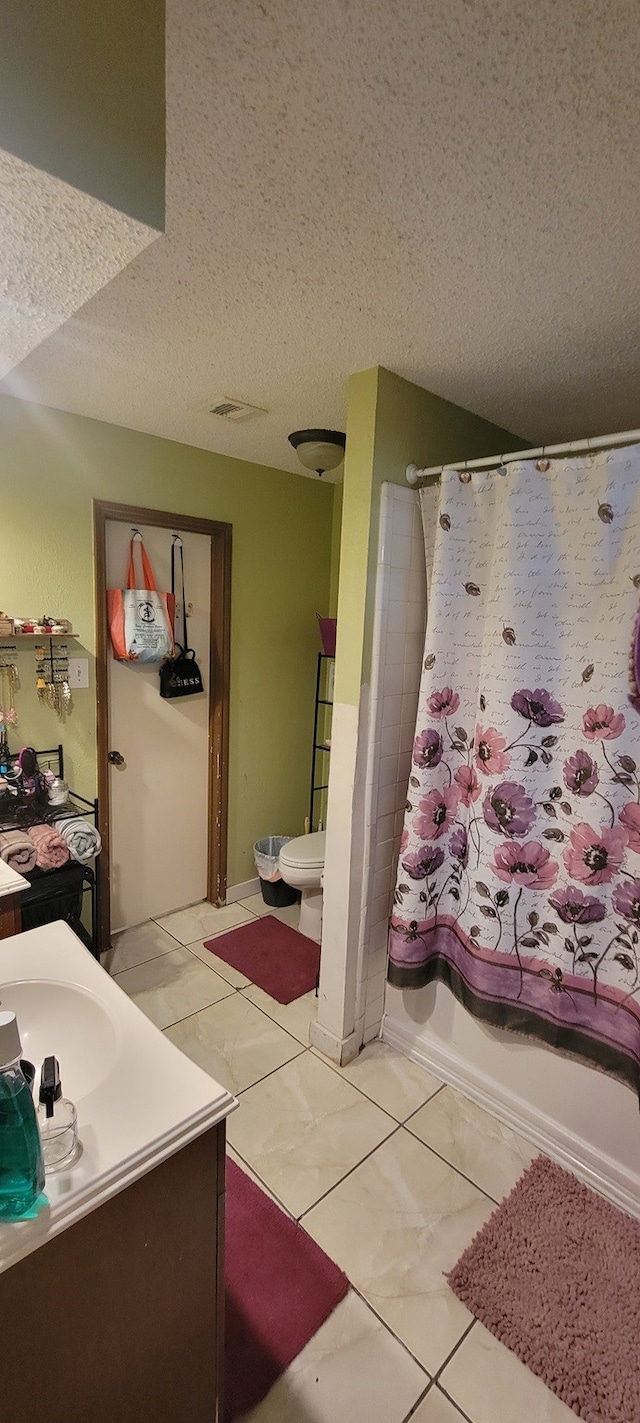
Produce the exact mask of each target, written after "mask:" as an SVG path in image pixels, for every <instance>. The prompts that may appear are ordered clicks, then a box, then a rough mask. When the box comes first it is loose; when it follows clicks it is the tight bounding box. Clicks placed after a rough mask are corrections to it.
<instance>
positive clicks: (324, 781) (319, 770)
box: [309, 652, 334, 830]
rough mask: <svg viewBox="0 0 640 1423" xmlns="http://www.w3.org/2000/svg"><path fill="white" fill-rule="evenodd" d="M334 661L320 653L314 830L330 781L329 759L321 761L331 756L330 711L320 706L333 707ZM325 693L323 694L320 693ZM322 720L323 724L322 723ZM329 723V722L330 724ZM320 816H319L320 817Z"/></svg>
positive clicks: (315, 724)
mask: <svg viewBox="0 0 640 1423" xmlns="http://www.w3.org/2000/svg"><path fill="white" fill-rule="evenodd" d="M333 661H334V658H333V657H330V656H329V655H328V653H326V652H319V653H318V670H317V672H316V700H315V710H314V717H313V754H312V757H311V794H310V797H309V825H310V827H311V829H312V830H316V829H317V825H316V823H315V802H316V799H317V797H318V796H319V795H320V794H321V792H322V791H326V790H327V788H328V785H329V781H328V775H329V772H328V764H329V763H328V761H322V762H320V757H321V756H329V754H330V751H331V745H330V744H329V745H327V741H328V740H329V738H330V735H331V727H330V713H328V712H327V711H321V710H320V708H321V707H323V708H326V707H332V706H333V699H332V698H330V697H329V696H327V692H328V691H329V690H330V689H331V684H330V680H329V678H330V673H329V666H330V664H332V663H333ZM321 692H322V693H323V695H322V696H321V695H320V693H321ZM321 722H322V726H321V725H320V723H321ZM328 723H329V724H328ZM317 775H319V776H320V781H316V776H317ZM319 818H320V817H318V819H319Z"/></svg>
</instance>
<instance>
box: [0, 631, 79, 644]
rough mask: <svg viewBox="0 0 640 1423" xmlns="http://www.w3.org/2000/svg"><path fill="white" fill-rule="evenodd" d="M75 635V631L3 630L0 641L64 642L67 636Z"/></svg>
mask: <svg viewBox="0 0 640 1423" xmlns="http://www.w3.org/2000/svg"><path fill="white" fill-rule="evenodd" d="M77 636H78V634H77V632H3V633H0V642H42V641H45V642H56V641H60V642H64V641H65V640H66V639H67V638H69V637H75V638H77Z"/></svg>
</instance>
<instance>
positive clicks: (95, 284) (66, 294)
mask: <svg viewBox="0 0 640 1423" xmlns="http://www.w3.org/2000/svg"><path fill="white" fill-rule="evenodd" d="M0 193H1V194H2V220H1V221H0V375H5V374H6V373H7V372H8V371H10V370H12V368H13V367H14V366H16V365H17V364H18V362H19V361H22V360H24V357H25V356H26V355H28V353H29V352H30V351H32V350H33V349H34V348H35V347H36V346H39V345H40V343H41V341H44V339H45V337H47V336H49V335H50V333H51V332H52V331H55V330H57V328H58V327H60V326H61V325H62V323H63V322H64V321H66V320H67V319H68V317H69V316H71V315H72V313H73V312H75V311H77V310H78V308H79V307H80V306H83V305H84V303H85V302H86V301H87V300H88V299H89V297H92V296H93V295H94V293H95V292H97V291H99V290H100V288H101V287H103V286H104V285H105V282H109V281H111V279H112V277H115V276H116V274H117V273H118V272H120V271H121V270H122V268H123V267H124V266H126V264H127V263H128V262H130V261H131V259H132V258H133V257H135V256H137V254H138V253H139V252H141V251H142V250H143V248H145V247H147V246H148V244H149V243H150V242H154V241H155V239H156V238H157V236H158V233H157V232H156V231H155V230H154V229H153V228H151V227H147V226H146V225H145V224H144V223H142V222H136V220H135V219H134V218H131V217H127V216H126V215H125V214H124V213H121V212H116V211H115V210H114V208H112V207H109V206H108V205H107V203H103V202H100V201H99V200H98V199H97V198H92V197H89V196H88V195H87V194H86V193H81V192H79V191H78V189H77V188H72V187H71V186H70V185H69V184H68V183H65V182H63V181H62V179H60V178H56V177H53V176H52V175H51V174H50V173H44V172H42V171H41V170H40V169H39V168H34V167H32V165H31V164H30V163H25V162H23V160H22V159H21V158H16V157H14V155H13V154H11V153H5V152H4V150H3V149H0Z"/></svg>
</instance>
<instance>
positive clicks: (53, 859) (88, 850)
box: [0, 815, 102, 875]
mask: <svg viewBox="0 0 640 1423" xmlns="http://www.w3.org/2000/svg"><path fill="white" fill-rule="evenodd" d="M101 848H102V843H101V840H100V836H99V834H98V831H97V830H96V827H95V825H92V823H91V821H90V820H84V819H83V817H82V816H81V815H75V816H69V815H67V816H64V817H60V819H59V820H56V822H55V825H30V826H29V830H28V831H26V830H4V831H0V858H1V859H3V860H5V861H6V863H7V864H8V865H10V866H11V868H12V869H13V870H17V871H18V874H21V875H28V874H29V873H30V871H31V870H33V869H35V868H36V867H37V868H38V869H39V870H59V869H61V867H62V865H66V863H67V860H69V859H72V860H76V861H77V863H78V864H79V865H87V864H88V863H89V861H90V860H93V859H95V856H96V855H99V854H100V850H101Z"/></svg>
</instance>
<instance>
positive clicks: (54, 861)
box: [29, 825, 69, 870]
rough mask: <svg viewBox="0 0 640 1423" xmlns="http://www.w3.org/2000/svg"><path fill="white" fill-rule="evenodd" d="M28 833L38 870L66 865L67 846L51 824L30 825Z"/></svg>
mask: <svg viewBox="0 0 640 1423" xmlns="http://www.w3.org/2000/svg"><path fill="white" fill-rule="evenodd" d="M29 835H30V837H31V839H32V841H33V843H34V845H35V847H36V864H37V866H38V869H39V870H59V869H60V867H61V865H66V863H67V860H68V859H69V846H68V845H67V842H66V840H63V838H62V836H61V835H59V834H58V831H57V830H54V828H53V826H52V825H30V826H29Z"/></svg>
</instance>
